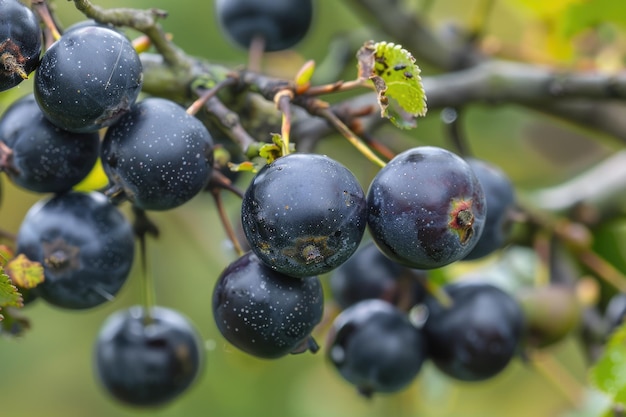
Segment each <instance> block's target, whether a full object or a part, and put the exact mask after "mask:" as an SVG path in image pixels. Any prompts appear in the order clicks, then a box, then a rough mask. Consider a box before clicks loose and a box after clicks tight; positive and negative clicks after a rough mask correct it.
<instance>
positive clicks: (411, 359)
mask: <svg viewBox="0 0 626 417" xmlns="http://www.w3.org/2000/svg"><path fill="white" fill-rule="evenodd" d="M327 355H328V358H329V359H330V361H331V362H332V363H333V365H334V366H335V367H336V368H337V370H338V371H339V372H340V373H341V375H342V376H343V377H344V378H345V379H346V380H347V381H349V382H350V383H352V384H353V385H355V386H356V387H357V389H358V390H359V392H361V393H362V394H364V395H366V396H371V395H372V394H373V393H375V392H396V391H399V390H401V389H403V388H405V387H406V386H407V385H408V384H410V383H411V382H412V381H413V380H414V379H415V377H416V376H417V374H418V373H419V371H420V369H421V367H422V364H423V363H424V360H425V359H426V357H427V354H426V343H425V339H424V336H423V335H422V332H421V330H419V329H417V328H416V327H414V326H413V325H412V324H411V322H410V321H409V319H408V318H407V316H406V315H405V314H404V313H402V312H401V311H400V310H398V309H396V308H395V307H394V306H392V305H391V304H389V303H387V302H386V301H383V300H376V299H371V300H363V301H360V302H358V303H356V304H354V305H352V306H350V307H349V308H347V309H346V310H344V311H343V312H342V313H341V314H339V316H337V318H336V319H335V321H334V323H333V327H332V328H331V330H330V332H329V334H328V347H327Z"/></svg>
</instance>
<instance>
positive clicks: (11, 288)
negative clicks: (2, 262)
mask: <svg viewBox="0 0 626 417" xmlns="http://www.w3.org/2000/svg"><path fill="white" fill-rule="evenodd" d="M23 306H24V303H23V301H22V295H21V294H20V293H19V291H18V290H17V288H16V287H15V285H13V284H12V283H11V280H10V279H9V276H8V275H7V274H5V273H4V270H3V269H0V309H2V308H5V307H23ZM2 318H3V317H2V315H0V320H2Z"/></svg>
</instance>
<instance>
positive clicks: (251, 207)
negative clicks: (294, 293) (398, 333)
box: [241, 153, 366, 277]
mask: <svg viewBox="0 0 626 417" xmlns="http://www.w3.org/2000/svg"><path fill="white" fill-rule="evenodd" d="M241 218H242V224H243V230H244V232H245V235H246V237H247V239H248V242H249V243H250V247H251V248H252V250H253V251H254V252H255V253H256V254H257V256H258V257H259V259H261V260H262V261H263V262H265V263H266V264H267V265H268V266H269V267H271V268H273V269H275V270H277V271H279V272H281V273H283V274H287V275H291V276H295V277H305V276H313V275H319V274H322V273H325V272H328V271H330V270H332V269H334V268H336V267H337V266H339V265H340V264H342V263H343V262H345V261H346V260H347V259H348V258H349V257H350V256H351V255H352V254H353V253H354V252H355V251H356V249H357V248H358V246H359V243H360V242H361V238H362V237H363V233H364V231H365V227H366V205H365V196H364V192H363V189H362V188H361V186H360V184H359V182H358V181H357V179H356V178H355V177H354V175H353V174H352V173H351V172H350V171H349V170H348V169H347V168H346V167H344V166H343V165H341V164H340V163H338V162H337V161H334V160H333V159H331V158H328V157H326V156H322V155H317V154H297V153H294V154H290V155H287V156H284V157H281V158H278V159H277V160H275V161H274V162H272V163H271V164H269V165H266V166H264V167H263V168H262V169H261V170H260V171H259V172H258V173H257V174H256V175H255V177H254V178H253V180H252V182H251V183H250V185H249V186H248V189H247V190H246V193H245V196H244V198H243V201H242V204H241Z"/></svg>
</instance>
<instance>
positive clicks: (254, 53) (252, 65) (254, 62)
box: [248, 35, 265, 72]
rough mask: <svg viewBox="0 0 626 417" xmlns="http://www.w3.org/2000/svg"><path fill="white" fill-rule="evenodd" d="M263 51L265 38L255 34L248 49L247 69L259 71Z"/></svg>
mask: <svg viewBox="0 0 626 417" xmlns="http://www.w3.org/2000/svg"><path fill="white" fill-rule="evenodd" d="M264 53H265V38H264V37H263V36H260V35H257V36H255V37H254V38H252V42H251V43H250V48H249V49H248V71H252V72H261V69H262V68H261V67H262V64H263V54H264Z"/></svg>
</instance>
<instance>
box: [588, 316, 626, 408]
mask: <svg viewBox="0 0 626 417" xmlns="http://www.w3.org/2000/svg"><path fill="white" fill-rule="evenodd" d="M590 376H591V382H592V383H593V384H594V385H595V386H596V387H597V388H598V389H599V390H600V391H602V392H604V393H605V394H607V395H609V397H610V398H611V399H612V400H613V403H615V404H621V405H626V325H622V326H620V327H619V328H618V329H617V330H616V331H615V332H614V333H613V335H612V336H611V339H610V340H609V342H608V343H607V344H606V347H605V350H604V352H603V354H602V356H601V357H600V359H599V360H598V361H597V362H596V364H595V365H594V366H593V367H592V368H591V375H590Z"/></svg>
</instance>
